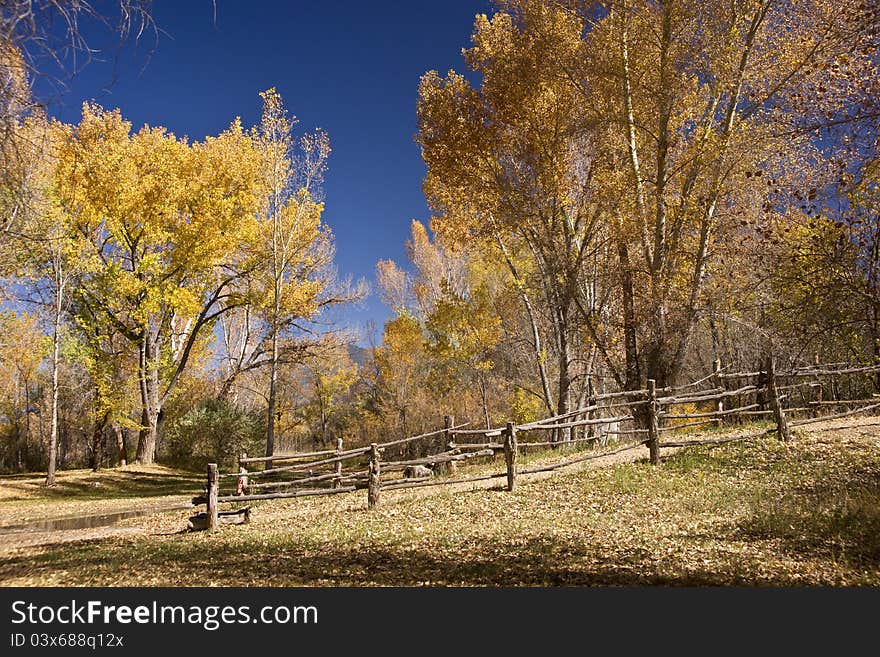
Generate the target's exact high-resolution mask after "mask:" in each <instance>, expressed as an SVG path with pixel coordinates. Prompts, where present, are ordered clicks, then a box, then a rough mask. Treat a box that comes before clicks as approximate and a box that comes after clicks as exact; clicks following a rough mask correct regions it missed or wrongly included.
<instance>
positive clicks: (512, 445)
mask: <svg viewBox="0 0 880 657" xmlns="http://www.w3.org/2000/svg"><path fill="white" fill-rule="evenodd" d="M517 452H518V450H517V446H516V427H515V426H513V422H508V423H507V428H506V429H505V430H504V460H505V461H507V490H509V491H513V490H516V457H517Z"/></svg>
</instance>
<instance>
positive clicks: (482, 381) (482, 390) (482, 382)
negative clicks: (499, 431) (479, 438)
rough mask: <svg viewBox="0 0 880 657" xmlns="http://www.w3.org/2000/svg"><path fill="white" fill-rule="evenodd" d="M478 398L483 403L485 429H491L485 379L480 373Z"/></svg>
mask: <svg viewBox="0 0 880 657" xmlns="http://www.w3.org/2000/svg"><path fill="white" fill-rule="evenodd" d="M479 379H480V396H481V398H482V401H483V418H484V419H485V421H486V428H487V429H491V428H492V423H491V422H490V421H489V397H488V395H487V394H486V377H485V376H484V375H483V374H482V373H480V376H479Z"/></svg>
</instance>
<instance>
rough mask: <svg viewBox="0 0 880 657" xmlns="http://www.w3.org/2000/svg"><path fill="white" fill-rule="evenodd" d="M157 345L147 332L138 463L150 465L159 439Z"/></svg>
mask: <svg viewBox="0 0 880 657" xmlns="http://www.w3.org/2000/svg"><path fill="white" fill-rule="evenodd" d="M155 352H158V348H157V346H156V345H153V343H152V340H151V339H150V336H149V331H147V332H146V337H145V338H144V343H143V345H142V347H141V363H140V369H141V372H140V379H141V381H140V384H141V385H140V388H141V432H140V437H139V439H138V448H137V457H136V461H137V463H139V464H141V465H150V464H152V463H153V462H155V460H156V445H157V443H158V441H159V429H160V418H161V416H162V409H161V404H160V401H159V364H158V359H157V355H156V353H155Z"/></svg>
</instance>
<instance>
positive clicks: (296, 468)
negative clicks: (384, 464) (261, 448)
mask: <svg viewBox="0 0 880 657" xmlns="http://www.w3.org/2000/svg"><path fill="white" fill-rule="evenodd" d="M369 451H370V448H369V447H361V448H358V449H351V450H348V451H345V452H342V454H341V455H340V456H334V457H332V458H328V459H321V460H320V461H309V462H308V463H297V464H296V465H282V466H280V467H277V468H270V469H268V470H255V471H253V472H251V473H249V475H250V476H251V477H265V476H266V475H269V474H275V473H277V472H301V471H303V470H311V469H313V468H316V467H318V466H321V465H330V464H333V463H339V462H340V461H350V460H352V459H356V458H360V457H361V456H363V455H364V454H367V453H368V452H369ZM333 453H334V454H335V453H336V451H335V450H334V451H333ZM273 458H274V457H273ZM225 476H230V475H225ZM232 476H236V477H237V476H238V475H237V474H235V475H232Z"/></svg>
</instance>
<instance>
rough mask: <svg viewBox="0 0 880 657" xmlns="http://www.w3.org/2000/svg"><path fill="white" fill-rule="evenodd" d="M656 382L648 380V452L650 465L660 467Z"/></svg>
mask: <svg viewBox="0 0 880 657" xmlns="http://www.w3.org/2000/svg"><path fill="white" fill-rule="evenodd" d="M659 410H660V409H659V404H657V382H656V381H655V380H654V379H648V451H649V452H650V457H651V465H660V426H659V423H658V422H657V413H658V411H659Z"/></svg>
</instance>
